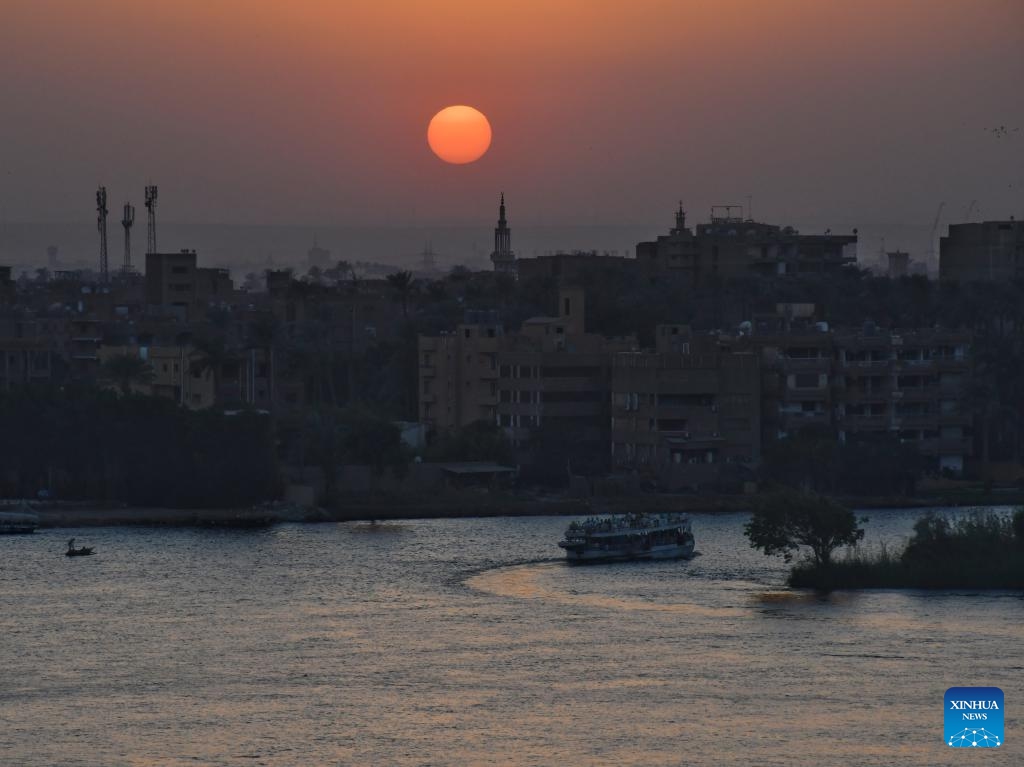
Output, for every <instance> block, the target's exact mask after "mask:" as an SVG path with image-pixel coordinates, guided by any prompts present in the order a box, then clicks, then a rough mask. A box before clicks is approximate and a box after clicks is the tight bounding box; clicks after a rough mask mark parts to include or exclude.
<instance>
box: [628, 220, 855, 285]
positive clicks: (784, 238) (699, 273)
mask: <svg viewBox="0 0 1024 767" xmlns="http://www.w3.org/2000/svg"><path fill="white" fill-rule="evenodd" d="M733 207H734V206H720V207H716V208H713V209H712V213H711V219H710V221H709V222H708V223H705V224H698V225H697V227H696V231H694V230H692V229H690V228H689V227H687V226H686V212H685V211H684V210H683V207H682V205H680V206H679V209H678V210H677V211H676V221H675V226H674V227H672V229H671V230H670V231H669V233H668V234H667V235H661V236H659V237H658V238H657V239H656V240H654V241H653V242H640V243H637V246H636V258H637V260H638V261H639V262H640V264H641V265H642V266H643V267H645V268H647V269H649V270H651V271H669V272H673V273H676V274H681V275H685V276H686V277H688V278H689V279H690V280H691V281H693V282H694V283H699V282H701V281H704V280H707V279H708V278H715V277H717V278H731V277H742V276H747V275H751V274H761V275H765V276H770V275H792V274H806V273H829V272H835V271H837V270H839V269H842V268H844V267H849V266H853V265H854V264H856V262H857V234H856V233H853V234H849V235H836V234H832V233H831V232H826V233H825V234H819V235H805V234H800V233H799V232H798V231H797V230H795V229H793V228H792V227H789V226H787V227H780V226H775V225H774V224H763V223H760V222H757V221H752V220H750V219H745V218H743V217H741V216H733V215H731V214H732V210H733Z"/></svg>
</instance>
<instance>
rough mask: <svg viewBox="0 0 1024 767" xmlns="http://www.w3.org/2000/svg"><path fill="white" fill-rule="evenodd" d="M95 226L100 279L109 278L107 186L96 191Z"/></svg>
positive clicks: (103, 280)
mask: <svg viewBox="0 0 1024 767" xmlns="http://www.w3.org/2000/svg"><path fill="white" fill-rule="evenodd" d="M96 228H97V229H98V230H99V232H100V281H101V282H106V281H107V280H108V279H109V278H110V275H109V272H108V270H107V188H106V187H105V186H101V187H100V188H99V189H98V190H97V191H96Z"/></svg>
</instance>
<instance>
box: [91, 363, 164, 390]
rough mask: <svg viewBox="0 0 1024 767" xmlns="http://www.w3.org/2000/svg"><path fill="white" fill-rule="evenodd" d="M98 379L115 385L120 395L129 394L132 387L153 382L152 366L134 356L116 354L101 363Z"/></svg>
mask: <svg viewBox="0 0 1024 767" xmlns="http://www.w3.org/2000/svg"><path fill="white" fill-rule="evenodd" d="M100 377H101V378H102V379H103V380H105V381H108V382H110V383H113V384H116V385H117V388H118V389H119V390H120V391H121V394H123V395H125V396H128V395H129V394H131V391H132V386H145V385H147V384H150V383H152V382H153V366H152V365H150V364H149V363H148V362H146V360H144V359H142V358H141V357H137V356H135V355H134V354H124V353H122V354H116V355H114V356H113V357H110V358H109V359H107V360H106V361H105V362H104V363H103V367H102V369H101V371H100Z"/></svg>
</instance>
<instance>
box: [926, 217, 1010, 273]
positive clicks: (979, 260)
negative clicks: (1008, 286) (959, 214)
mask: <svg viewBox="0 0 1024 767" xmlns="http://www.w3.org/2000/svg"><path fill="white" fill-rule="evenodd" d="M939 278H940V279H943V280H957V281H959V282H1004V281H1009V280H1015V279H1021V278H1024V221H1014V220H1013V219H1012V218H1011V219H1010V220H1009V221H984V222H982V223H980V224H950V227H949V233H948V234H947V235H946V236H945V237H943V238H941V239H940V240H939Z"/></svg>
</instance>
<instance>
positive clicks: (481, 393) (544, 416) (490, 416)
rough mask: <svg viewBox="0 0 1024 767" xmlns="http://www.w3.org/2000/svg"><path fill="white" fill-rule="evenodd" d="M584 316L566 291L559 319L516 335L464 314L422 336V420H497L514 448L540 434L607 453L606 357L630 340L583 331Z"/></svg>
mask: <svg viewBox="0 0 1024 767" xmlns="http://www.w3.org/2000/svg"><path fill="white" fill-rule="evenodd" d="M584 314H585V305H584V294H583V291H582V290H581V289H578V288H564V289H562V290H561V291H560V294H559V311H558V315H557V316H550V317H534V318H532V319H529V320H527V321H525V322H524V323H523V326H522V328H521V329H520V330H519V332H517V333H512V334H505V333H504V331H503V328H502V326H501V324H500V323H499V322H498V320H497V317H496V316H495V315H493V313H477V314H475V315H474V314H473V313H470V315H469V316H467V321H466V322H465V323H463V324H462V325H459V326H458V327H457V328H456V330H455V331H454V332H452V333H446V334H443V335H440V336H433V337H425V336H421V337H420V339H419V357H420V360H419V362H420V394H419V401H420V420H421V421H422V422H423V423H425V424H427V425H428V427H430V428H431V429H435V430H437V429H445V428H453V427H460V426H466V425H468V424H470V423H473V422H475V421H481V420H485V421H492V422H496V423H497V424H498V425H499V426H501V427H503V428H504V429H505V430H506V432H507V434H508V435H509V438H510V439H511V441H512V443H513V444H514V445H517V446H520V447H525V446H527V445H529V444H530V443H531V440H532V439H533V437H534V436H535V435H537V434H538V433H539V432H541V431H542V430H546V432H545V433H547V434H549V435H551V434H558V435H559V436H566V437H567V438H571V439H572V440H574V441H575V442H577V443H578V444H581V445H583V444H586V445H596V446H598V450H599V451H600V452H601V454H602V455H606V453H607V449H606V448H607V444H608V424H609V406H610V386H611V358H612V354H614V353H615V352H619V351H628V350H632V349H635V348H636V340H635V339H634V338H632V337H629V338H617V339H608V338H604V337H603V336H600V335H597V334H593V333H587V332H586V329H585V324H584ZM570 435H571V437H570Z"/></svg>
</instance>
